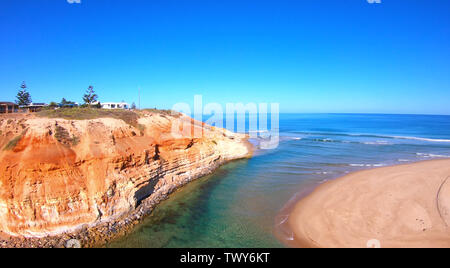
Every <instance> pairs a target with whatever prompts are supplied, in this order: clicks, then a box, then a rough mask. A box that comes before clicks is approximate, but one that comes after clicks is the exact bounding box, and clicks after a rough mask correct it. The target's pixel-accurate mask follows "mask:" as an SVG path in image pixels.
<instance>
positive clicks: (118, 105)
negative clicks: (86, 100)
mask: <svg viewBox="0 0 450 268" xmlns="http://www.w3.org/2000/svg"><path fill="white" fill-rule="evenodd" d="M101 105H102V108H103V109H130V105H129V104H128V103H126V102H102V103H101Z"/></svg>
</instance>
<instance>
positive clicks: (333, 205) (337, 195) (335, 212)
mask: <svg viewBox="0 0 450 268" xmlns="http://www.w3.org/2000/svg"><path fill="white" fill-rule="evenodd" d="M289 226H290V228H291V229H292V231H293V232H294V234H295V239H296V242H297V245H298V246H300V247H314V248H316V247H319V248H328V247H352V248H353V247H358V248H360V247H368V246H370V247H382V248H391V247H395V248H415V247H450V227H449V226H450V160H448V159H445V160H431V161H424V162H418V163H414V164H408V165H399V166H392V167H383V168H376V169H371V170H365V171H359V172H356V173H352V174H349V175H347V176H344V177H342V178H339V179H336V180H333V181H329V182H326V183H324V184H322V185H321V186H319V187H318V188H317V189H316V190H315V191H314V192H313V193H311V194H310V195H308V196H307V197H305V198H304V199H302V200H301V201H299V202H298V203H297V204H296V205H295V207H294V209H293V211H292V213H291V215H290V218H289Z"/></svg>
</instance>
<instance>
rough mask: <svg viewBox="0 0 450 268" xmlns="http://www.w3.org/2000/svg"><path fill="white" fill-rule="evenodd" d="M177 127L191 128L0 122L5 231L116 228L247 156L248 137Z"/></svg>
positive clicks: (169, 119)
mask: <svg viewBox="0 0 450 268" xmlns="http://www.w3.org/2000/svg"><path fill="white" fill-rule="evenodd" d="M176 120H189V121H191V119H190V118H188V117H186V116H181V117H179V118H177V117H173V116H169V115H164V114H159V113H145V114H141V115H140V116H139V119H138V125H137V126H136V127H135V126H132V125H129V124H127V123H126V122H125V121H123V120H120V119H113V118H99V119H92V120H66V119H50V118H40V117H37V116H16V117H15V118H7V117H0V163H1V164H0V232H2V233H4V234H7V235H9V236H13V237H14V236H16V237H45V236H53V235H58V234H62V233H68V232H72V231H76V230H78V229H80V228H81V227H82V226H83V227H84V228H86V226H88V228H89V227H93V226H96V225H99V224H101V223H105V222H110V223H111V222H114V221H115V220H116V219H119V218H121V217H123V216H124V215H128V214H130V213H134V212H135V211H136V209H138V208H139V206H140V205H141V203H142V202H149V200H150V201H152V200H156V201H158V200H160V199H161V198H163V197H165V196H166V195H167V194H169V193H170V192H172V191H173V190H174V189H176V188H178V187H180V186H182V185H184V184H186V183H187V182H189V181H191V180H193V179H195V178H198V177H200V176H202V175H205V174H207V173H210V172H211V171H212V170H213V169H214V168H216V167H218V166H219V165H220V164H222V163H224V162H226V161H229V160H233V159H238V158H245V157H247V156H248V155H249V153H250V152H249V147H248V144H247V141H246V136H245V135H242V134H235V133H231V132H229V131H227V130H223V129H216V128H214V127H210V126H206V125H203V124H202V123H199V122H196V123H195V124H196V126H195V128H201V129H202V131H203V136H201V137H199V138H191V137H190V136H189V135H185V136H181V137H180V136H174V135H173V134H172V132H171V129H172V124H174V122H176Z"/></svg>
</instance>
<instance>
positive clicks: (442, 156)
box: [416, 153, 450, 158]
mask: <svg viewBox="0 0 450 268" xmlns="http://www.w3.org/2000/svg"><path fill="white" fill-rule="evenodd" d="M416 155H417V156H420V157H423V158H449V157H450V155H441V154H426V153H416Z"/></svg>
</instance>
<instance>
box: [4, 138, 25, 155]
mask: <svg viewBox="0 0 450 268" xmlns="http://www.w3.org/2000/svg"><path fill="white" fill-rule="evenodd" d="M22 137H23V134H22V135H19V136H17V137H15V138H14V139H12V140H10V141H9V142H8V144H6V146H5V148H3V150H4V151H8V150H12V149H14V148H15V147H16V145H17V143H19V141H20V140H21V139H22Z"/></svg>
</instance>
